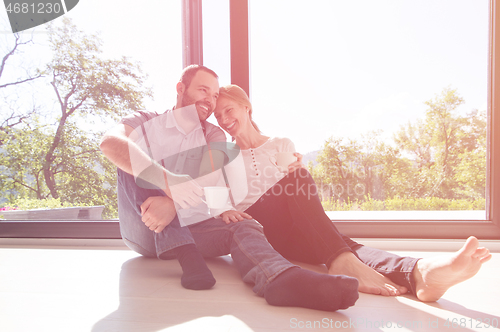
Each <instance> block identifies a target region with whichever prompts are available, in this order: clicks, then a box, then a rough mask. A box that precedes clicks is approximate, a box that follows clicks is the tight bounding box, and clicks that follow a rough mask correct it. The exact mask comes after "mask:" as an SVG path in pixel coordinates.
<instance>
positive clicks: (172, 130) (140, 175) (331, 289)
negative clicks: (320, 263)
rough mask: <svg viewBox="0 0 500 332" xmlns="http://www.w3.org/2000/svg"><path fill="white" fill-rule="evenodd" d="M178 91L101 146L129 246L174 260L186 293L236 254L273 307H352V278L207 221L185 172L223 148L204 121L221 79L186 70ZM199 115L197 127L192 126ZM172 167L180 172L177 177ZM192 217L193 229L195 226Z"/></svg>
mask: <svg viewBox="0 0 500 332" xmlns="http://www.w3.org/2000/svg"><path fill="white" fill-rule="evenodd" d="M176 89H177V103H176V105H175V107H174V109H173V110H169V111H166V112H165V113H162V114H158V113H156V112H146V111H144V112H137V113H134V114H132V115H130V116H128V117H126V118H124V119H122V121H121V122H120V123H119V124H118V125H117V126H116V127H115V128H113V129H111V130H110V131H108V132H107V133H106V134H105V135H104V137H103V139H102V142H101V150H102V151H103V153H104V154H105V155H106V156H107V157H108V158H109V159H110V160H111V161H112V162H113V163H114V164H115V165H116V166H117V167H118V212H119V217H120V230H121V233H122V237H123V239H124V241H125V243H126V244H127V245H128V246H129V247H130V248H131V249H133V250H135V251H137V252H139V253H140V254H142V255H145V256H150V257H158V258H160V259H171V258H174V257H177V258H178V260H179V263H180V264H181V267H182V270H183V276H182V278H181V283H182V285H183V286H184V287H186V288H189V289H208V288H211V287H212V286H213V285H214V284H215V279H214V278H213V276H212V274H211V272H210V270H209V269H208V267H207V266H206V264H205V262H204V260H203V257H202V256H205V257H214V256H221V255H226V254H231V256H232V258H233V260H234V262H235V265H236V266H237V268H238V270H239V272H240V274H241V276H242V278H243V281H245V282H248V283H252V284H253V285H254V287H253V290H254V292H255V293H257V294H258V295H259V296H263V297H264V298H265V299H266V301H267V302H268V303H269V304H272V305H278V306H299V307H306V308H312V309H320V310H328V311H335V310H338V309H346V308H348V307H349V306H352V305H354V303H355V302H356V300H357V298H358V292H357V288H358V281H357V280H356V279H355V278H351V277H346V276H331V275H325V274H318V273H315V272H311V271H307V270H304V269H301V268H299V267H297V266H295V265H293V264H292V263H290V262H289V261H287V260H286V259H284V258H283V257H282V256H281V255H280V254H278V253H277V252H276V251H275V250H274V249H273V248H272V247H271V246H270V244H269V243H268V242H267V240H266V239H265V237H264V234H263V232H262V227H261V226H260V225H259V224H258V223H257V222H255V221H254V220H249V219H247V220H243V221H240V222H238V223H228V224H226V223H225V222H224V221H223V220H222V219H214V218H210V216H209V215H208V212H205V216H202V214H203V212H202V211H203V209H204V205H203V204H202V200H201V198H200V196H201V195H202V190H201V187H200V185H199V183H198V182H197V181H193V180H194V178H195V177H196V175H195V174H194V175H195V176H193V174H189V175H183V174H182V171H184V170H185V169H186V168H188V169H190V170H191V171H192V170H193V169H196V166H193V165H196V164H198V165H199V166H200V168H201V166H202V165H201V160H202V159H203V156H204V153H203V151H205V152H206V149H205V150H204V148H203V147H204V146H207V145H209V144H210V143H214V142H224V141H225V135H224V133H223V132H222V131H221V130H220V129H219V128H218V127H216V126H213V125H211V124H210V123H208V122H206V119H207V118H208V117H209V116H210V114H211V113H212V111H213V109H214V107H215V104H216V100H217V97H218V94H219V83H218V77H217V75H216V74H215V73H214V72H213V71H211V70H210V69H208V68H206V67H203V66H198V65H193V66H189V67H187V68H186V69H185V70H184V71H183V74H182V76H181V79H180V81H179V83H178V84H177V86H176ZM196 116H197V117H198V119H197V120H198V121H194V119H193V118H194V117H196ZM146 128H147V130H146ZM152 133H153V134H152ZM151 138H152V139H153V140H157V141H162V140H163V141H164V142H165V144H164V148H165V149H166V150H168V151H167V152H165V151H163V149H162V151H159V150H158V151H153V150H154V146H155V144H151V142H150V141H151ZM198 148H201V152H200V153H195V154H193V155H191V157H192V158H191V159H193V160H191V159H190V158H189V157H190V156H188V153H187V152H189V151H192V149H195V150H196V149H198ZM146 152H147V153H146ZM160 163H162V164H160ZM188 164H191V165H188ZM171 167H174V168H176V167H178V168H177V170H178V171H179V172H180V173H177V172H176V170H172V169H171ZM175 173H177V174H175ZM188 173H189V171H188ZM181 210H184V211H183V212H181ZM204 210H205V211H207V209H204ZM186 211H187V212H186ZM183 214H184V216H183ZM184 217H186V218H184ZM193 218H194V220H195V222H190V221H192V220H193ZM179 219H182V220H179ZM186 220H187V221H188V222H185V221H186ZM181 222H182V223H183V224H187V226H185V227H182V225H181Z"/></svg>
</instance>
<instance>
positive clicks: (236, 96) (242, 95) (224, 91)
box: [219, 84, 261, 133]
mask: <svg viewBox="0 0 500 332" xmlns="http://www.w3.org/2000/svg"><path fill="white" fill-rule="evenodd" d="M221 97H223V98H227V99H230V100H232V101H235V102H237V103H238V104H240V105H243V106H246V107H248V109H249V111H248V116H249V117H250V121H251V122H252V125H253V127H254V128H255V130H257V131H258V132H259V133H260V132H261V131H260V129H259V127H258V126H257V124H256V123H255V121H253V119H252V112H253V111H252V103H251V102H250V99H249V98H248V95H247V93H246V92H245V90H243V89H242V88H240V87H239V86H237V85H234V84H229V85H226V86H223V87H221V88H220V89H219V98H221Z"/></svg>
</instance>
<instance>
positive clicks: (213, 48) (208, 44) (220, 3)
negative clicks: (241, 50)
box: [202, 0, 231, 125]
mask: <svg viewBox="0 0 500 332" xmlns="http://www.w3.org/2000/svg"><path fill="white" fill-rule="evenodd" d="M202 5H203V8H202V13H203V19H202V21H203V64H204V65H205V66H207V67H208V68H210V69H212V70H213V71H215V72H216V73H217V75H218V76H219V83H220V85H227V84H230V83H231V50H230V44H229V38H230V33H229V0H204V1H203V2H202ZM208 121H209V122H211V123H213V124H215V125H217V121H216V120H215V118H214V117H213V116H211V117H210V118H208Z"/></svg>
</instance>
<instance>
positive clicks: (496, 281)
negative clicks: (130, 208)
mask: <svg viewBox="0 0 500 332" xmlns="http://www.w3.org/2000/svg"><path fill="white" fill-rule="evenodd" d="M69 243H70V242H69ZM80 244H81V243H80ZM493 244H495V245H497V247H498V243H493ZM497 252H498V251H497ZM397 253H399V254H402V255H410V256H417V257H426V256H429V255H434V254H436V253H431V252H397ZM207 262H208V265H209V267H210V268H211V270H212V272H213V273H214V276H215V278H216V279H217V284H216V285H215V287H214V288H213V289H211V290H208V291H190V290H186V289H183V288H182V286H181V285H180V276H181V270H180V267H179V265H178V263H177V262H176V261H167V262H164V261H159V260H155V259H146V258H142V257H139V256H138V255H137V254H136V253H134V252H132V251H130V250H127V249H125V248H124V247H122V246H115V247H113V246H110V247H107V246H104V247H103V246H101V247H95V246H92V247H86V246H83V247H82V246H81V245H80V246H77V247H72V246H70V245H68V244H65V245H64V246H52V247H51V246H40V245H36V246H33V245H14V244H12V242H11V243H7V244H5V242H4V243H3V244H2V243H1V242H0V331H5V332H11V331H12V332H13V331H23V332H24V331H30V332H31V331H36V332H38V331H51V332H53V331H64V332H73V331H120V332H121V331H140V332H145V331H217V332H219V331H236V332H239V331H314V330H318V331H325V330H333V329H337V330H342V331H460V330H467V331H493V330H498V329H499V327H500V305H499V302H500V277H499V276H500V253H495V254H494V257H493V260H492V261H490V262H489V263H487V264H486V265H485V266H483V268H482V270H481V271H480V272H479V273H478V274H477V275H476V276H475V277H474V278H473V279H471V280H468V281H466V282H464V283H462V284H460V285H457V286H455V287H454V288H452V289H451V290H449V291H448V292H447V293H446V294H445V296H444V297H443V298H442V299H441V300H439V301H438V302H436V303H431V304H425V303H421V302H419V301H417V300H415V298H413V297H411V296H400V297H395V298H394V297H392V298H389V297H382V296H375V295H366V294H361V295H360V298H359V300H358V301H357V303H356V305H355V306H354V307H352V308H349V309H347V310H343V311H338V312H335V313H330V312H324V311H315V310H310V309H302V308H286V307H273V306H270V305H268V304H267V303H266V302H265V300H264V299H263V298H260V297H257V296H256V295H254V293H253V292H252V289H251V287H250V286H249V285H246V284H244V283H243V282H242V281H241V279H240V277H239V275H238V272H237V271H236V269H235V268H234V266H232V261H231V258H230V257H221V258H217V259H209V260H208V261H207ZM303 266H305V265H303ZM305 267H307V268H311V269H314V270H316V271H322V269H321V267H319V266H305ZM488 323H489V324H490V325H488ZM491 325H492V326H491ZM488 326H489V327H488ZM495 327H496V328H495Z"/></svg>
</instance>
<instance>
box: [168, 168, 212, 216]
mask: <svg viewBox="0 0 500 332" xmlns="http://www.w3.org/2000/svg"><path fill="white" fill-rule="evenodd" d="M166 178H167V182H168V190H166V191H165V193H166V194H167V195H168V196H169V197H171V198H172V199H173V200H174V202H175V203H177V204H178V205H179V206H180V207H181V208H183V209H187V208H189V207H190V206H192V207H195V206H197V205H198V204H200V203H201V202H202V200H201V196H203V189H202V188H201V187H200V185H199V184H198V183H196V182H195V181H194V180H193V178H191V177H190V176H189V175H167V176H166Z"/></svg>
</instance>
